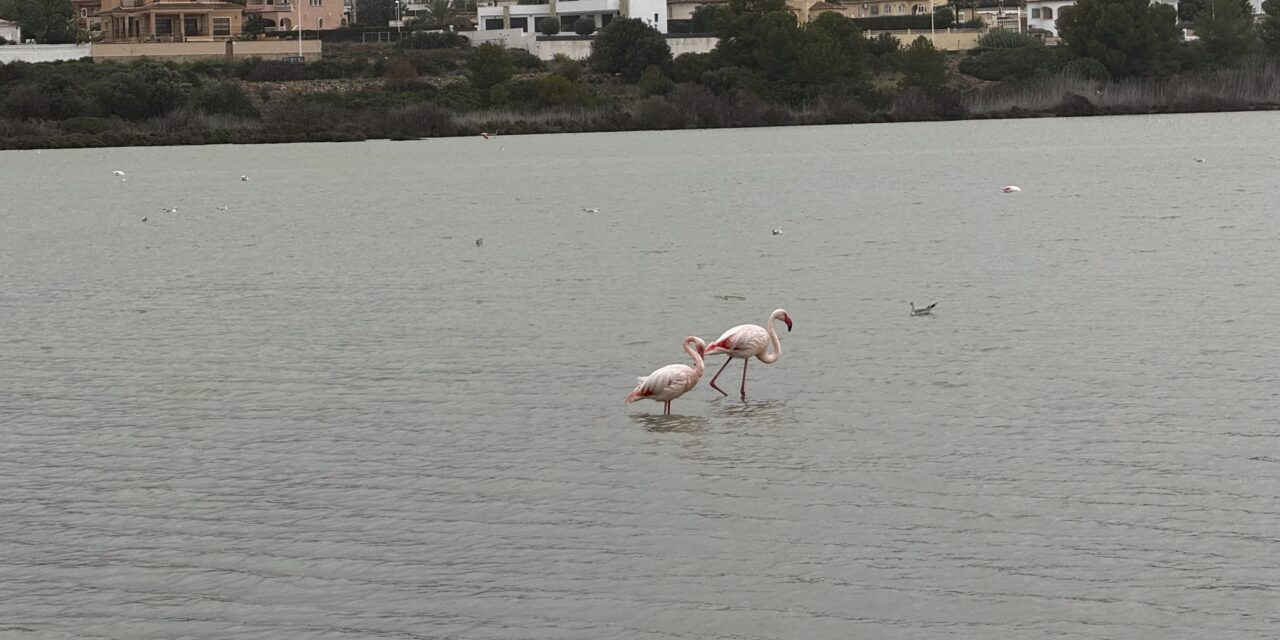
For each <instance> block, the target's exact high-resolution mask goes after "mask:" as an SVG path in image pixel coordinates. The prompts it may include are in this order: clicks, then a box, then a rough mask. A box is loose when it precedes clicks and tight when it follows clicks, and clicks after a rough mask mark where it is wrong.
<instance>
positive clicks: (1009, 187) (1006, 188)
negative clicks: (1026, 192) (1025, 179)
mask: <svg viewBox="0 0 1280 640" xmlns="http://www.w3.org/2000/svg"><path fill="white" fill-rule="evenodd" d="M1000 190H1001V191H1003V192H1005V193H1015V192H1018V191H1022V187H1018V186H1014V185H1011V184H1010V185H1005V186H1003V187H1000Z"/></svg>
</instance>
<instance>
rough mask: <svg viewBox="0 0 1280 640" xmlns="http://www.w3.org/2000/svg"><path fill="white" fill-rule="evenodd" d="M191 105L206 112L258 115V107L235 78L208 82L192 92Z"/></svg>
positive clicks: (246, 115) (247, 116) (251, 116)
mask: <svg viewBox="0 0 1280 640" xmlns="http://www.w3.org/2000/svg"><path fill="white" fill-rule="evenodd" d="M191 106H192V107H194V108H195V109H196V110H198V111H203V112H204V113H223V114H226V115H232V116H244V117H246V118H256V117H258V109H257V108H256V107H254V106H253V100H251V99H250V98H249V94H248V93H246V92H245V90H244V87H243V86H241V85H240V83H239V82H237V81H235V80H219V81H214V82H206V83H205V84H204V85H203V86H201V87H200V88H199V89H197V90H196V91H195V92H193V93H192V94H191Z"/></svg>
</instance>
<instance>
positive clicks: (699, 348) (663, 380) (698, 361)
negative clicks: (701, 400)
mask: <svg viewBox="0 0 1280 640" xmlns="http://www.w3.org/2000/svg"><path fill="white" fill-rule="evenodd" d="M681 346H683V347H684V351H685V353H687V354H689V357H691V358H693V366H692V367H690V366H689V365H687V364H669V365H667V366H665V367H662V368H661V369H658V370H657V371H654V372H653V373H651V374H649V375H647V376H645V377H643V378H640V380H639V384H637V385H636V388H635V389H632V390H631V394H630V395H628V396H627V404H631V403H632V402H635V401H636V400H639V399H641V398H653V399H654V400H656V401H658V402H661V403H662V415H664V416H669V415H671V401H672V400H675V399H676V398H679V397H680V396H682V395H684V394H686V393H688V392H689V390H690V389H692V388H694V387H696V386H698V380H699V379H701V378H702V371H703V364H702V354H703V353H704V352H705V351H706V350H707V343H705V342H703V341H702V338H699V337H697V336H689V337H687V338H685V339H684V343H683V344H682V345H681Z"/></svg>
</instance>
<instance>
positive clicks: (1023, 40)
mask: <svg viewBox="0 0 1280 640" xmlns="http://www.w3.org/2000/svg"><path fill="white" fill-rule="evenodd" d="M978 46H979V47H983V48H987V49H1021V48H1025V47H1043V46H1044V43H1043V42H1041V41H1040V39H1039V38H1037V37H1035V36H1032V35H1027V34H1025V33H1018V32H1017V31H1009V30H1008V29H992V30H991V31H988V32H986V33H984V34H982V37H980V38H978Z"/></svg>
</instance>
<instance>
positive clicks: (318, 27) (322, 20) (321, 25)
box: [316, 18, 324, 29]
mask: <svg viewBox="0 0 1280 640" xmlns="http://www.w3.org/2000/svg"><path fill="white" fill-rule="evenodd" d="M316 28H317V29H323V28H324V18H320V24H318V25H316Z"/></svg>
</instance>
